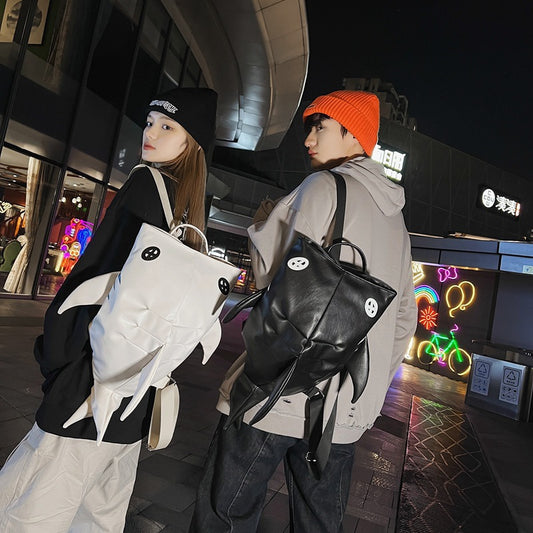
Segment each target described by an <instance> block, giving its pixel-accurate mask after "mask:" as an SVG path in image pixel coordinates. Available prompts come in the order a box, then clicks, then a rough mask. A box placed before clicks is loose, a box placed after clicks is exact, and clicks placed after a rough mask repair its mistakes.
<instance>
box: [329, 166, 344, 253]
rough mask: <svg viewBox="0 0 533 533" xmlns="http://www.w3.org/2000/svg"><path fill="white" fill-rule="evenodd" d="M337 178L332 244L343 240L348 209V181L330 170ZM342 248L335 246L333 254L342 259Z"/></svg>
mask: <svg viewBox="0 0 533 533" xmlns="http://www.w3.org/2000/svg"><path fill="white" fill-rule="evenodd" d="M329 172H330V174H332V175H333V177H334V178H335V184H336V186H337V208H336V210H335V226H334V227H333V239H332V244H334V243H335V242H339V241H340V240H342V231H343V228H344V213H345V211H346V182H345V181H344V177H343V176H342V175H341V174H339V173H337V172H333V171H331V170H330V171H329ZM340 254H341V249H340V246H337V247H336V248H334V249H333V250H332V252H331V255H332V256H333V257H334V258H335V259H337V261H338V260H339V259H340Z"/></svg>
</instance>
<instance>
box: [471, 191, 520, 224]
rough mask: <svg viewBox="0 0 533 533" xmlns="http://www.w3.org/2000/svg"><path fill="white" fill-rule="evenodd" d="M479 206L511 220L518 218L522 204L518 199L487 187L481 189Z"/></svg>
mask: <svg viewBox="0 0 533 533" xmlns="http://www.w3.org/2000/svg"><path fill="white" fill-rule="evenodd" d="M478 206H479V207H482V208H483V209H487V210H489V211H491V212H493V213H498V214H500V215H505V216H508V217H511V218H518V216H519V215H520V202H519V201H518V200H517V199H516V198H511V197H509V195H507V194H504V193H502V192H500V191H497V190H496V189H493V188H492V187H487V186H485V185H483V186H481V187H480V189H479V194H478Z"/></svg>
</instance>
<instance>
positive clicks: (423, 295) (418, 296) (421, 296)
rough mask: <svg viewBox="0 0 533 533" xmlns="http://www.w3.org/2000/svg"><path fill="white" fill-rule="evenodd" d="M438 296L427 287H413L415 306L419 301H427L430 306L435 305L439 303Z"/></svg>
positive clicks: (431, 288) (432, 289)
mask: <svg viewBox="0 0 533 533" xmlns="http://www.w3.org/2000/svg"><path fill="white" fill-rule="evenodd" d="M439 299H440V298H439V294H438V293H437V291H436V290H435V289H434V288H433V287H430V286H429V285H419V286H418V287H415V300H416V305H419V303H420V300H427V301H428V303H430V304H436V303H437V302H438V301H439Z"/></svg>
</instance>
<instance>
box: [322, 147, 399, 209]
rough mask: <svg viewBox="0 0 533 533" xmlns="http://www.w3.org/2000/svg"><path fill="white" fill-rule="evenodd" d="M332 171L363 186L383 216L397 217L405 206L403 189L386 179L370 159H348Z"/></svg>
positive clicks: (380, 169) (381, 169) (382, 170)
mask: <svg viewBox="0 0 533 533" xmlns="http://www.w3.org/2000/svg"><path fill="white" fill-rule="evenodd" d="M332 170H334V171H336V172H340V173H341V174H344V175H347V176H349V177H350V178H352V179H355V180H357V181H358V182H359V183H360V184H361V185H363V187H365V189H367V190H368V192H369V193H370V194H371V195H372V198H374V201H375V202H376V204H377V205H378V207H379V209H380V210H381V212H382V213H383V214H384V215H385V216H388V217H390V216H394V215H397V214H398V213H399V212H400V211H401V210H402V208H403V206H404V205H405V193H404V190H403V187H401V186H400V185H398V184H397V183H394V182H392V181H391V180H390V179H389V178H387V176H386V175H385V170H384V168H383V165H382V164H381V163H378V162H377V161H374V160H373V159H370V157H356V158H354V159H350V160H349V161H346V162H345V163H343V164H342V165H339V166H338V167H335V168H333V169H332Z"/></svg>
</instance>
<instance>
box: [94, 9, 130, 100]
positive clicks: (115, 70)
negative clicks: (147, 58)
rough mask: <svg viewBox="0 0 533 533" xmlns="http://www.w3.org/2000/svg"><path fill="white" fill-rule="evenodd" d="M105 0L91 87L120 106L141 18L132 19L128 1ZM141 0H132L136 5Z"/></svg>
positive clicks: (95, 50)
mask: <svg viewBox="0 0 533 533" xmlns="http://www.w3.org/2000/svg"><path fill="white" fill-rule="evenodd" d="M103 1H104V2H105V5H104V8H103V9H104V12H103V16H102V19H101V23H100V25H99V27H97V28H95V34H96V35H95V39H96V41H97V42H96V47H95V49H94V54H93V58H92V63H91V66H90V70H89V77H88V80H87V88H88V89H89V90H90V91H92V92H94V93H95V94H96V95H98V96H100V97H101V98H103V99H104V100H105V101H106V102H109V103H110V104H111V105H113V106H114V107H115V108H117V109H120V108H121V106H122V102H123V101H124V95H125V93H126V86H127V83H128V78H129V73H130V69H131V64H132V57H133V51H134V48H135V41H136V38H137V26H138V21H136V20H133V21H132V19H131V18H130V16H129V14H127V13H125V11H124V2H110V1H109V0H107V1H106V0H103ZM138 3H139V1H134V0H131V4H132V5H133V4H138ZM133 11H134V12H135V10H133ZM132 22H133V23H132Z"/></svg>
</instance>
